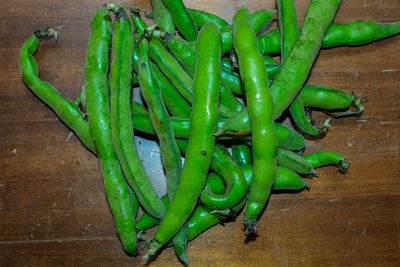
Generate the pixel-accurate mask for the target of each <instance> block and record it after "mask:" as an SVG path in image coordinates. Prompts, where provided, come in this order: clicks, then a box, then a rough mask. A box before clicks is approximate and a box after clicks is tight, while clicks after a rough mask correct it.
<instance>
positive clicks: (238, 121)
mask: <svg viewBox="0 0 400 267" xmlns="http://www.w3.org/2000/svg"><path fill="white" fill-rule="evenodd" d="M235 116H236V117H234V118H232V119H228V120H226V121H225V123H224V124H223V125H222V126H220V127H219V130H218V131H217V132H216V133H215V135H216V136H219V135H225V134H228V135H238V136H241V135H248V134H250V133H252V131H251V125H250V117H249V115H248V112H247V108H246V109H245V112H243V111H240V112H238V113H237V114H236V115H235ZM275 128H276V132H277V134H278V138H279V139H278V140H279V146H280V147H283V148H286V149H289V150H300V149H303V148H304V146H305V144H306V140H305V139H304V137H303V136H302V135H301V134H299V133H298V132H296V131H294V130H291V129H289V128H287V127H285V126H283V125H280V124H275Z"/></svg>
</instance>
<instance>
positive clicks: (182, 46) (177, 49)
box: [164, 35, 243, 115]
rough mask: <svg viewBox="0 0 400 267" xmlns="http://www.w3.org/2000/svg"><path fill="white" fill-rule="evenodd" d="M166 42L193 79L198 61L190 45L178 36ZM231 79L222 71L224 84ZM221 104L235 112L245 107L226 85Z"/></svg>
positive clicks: (222, 92)
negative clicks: (196, 61)
mask: <svg viewBox="0 0 400 267" xmlns="http://www.w3.org/2000/svg"><path fill="white" fill-rule="evenodd" d="M164 42H165V43H166V45H167V46H168V49H169V51H170V52H171V53H172V55H174V57H175V58H176V59H177V60H178V61H179V63H180V64H181V65H182V67H183V68H184V69H185V70H186V72H187V73H188V74H189V75H190V76H191V77H193V74H194V72H195V69H194V66H195V64H194V62H195V59H196V55H195V52H194V50H193V49H192V48H190V47H189V46H188V43H187V42H186V41H185V40H183V39H181V38H179V37H177V36H172V35H171V36H169V37H168V38H167V40H165V41H164ZM229 79H230V77H229V73H228V72H227V71H224V70H223V69H222V83H224V80H229ZM220 103H221V105H224V106H226V107H227V108H230V109H231V110H232V111H233V112H235V111H239V110H241V109H242V107H243V105H242V104H241V103H240V102H239V101H238V100H237V98H236V97H235V96H234V95H233V94H232V92H231V91H230V90H229V89H228V88H226V87H225V86H224V85H222V86H221V97H220ZM225 115H227V114H225Z"/></svg>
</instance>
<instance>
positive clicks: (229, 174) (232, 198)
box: [176, 140, 247, 210]
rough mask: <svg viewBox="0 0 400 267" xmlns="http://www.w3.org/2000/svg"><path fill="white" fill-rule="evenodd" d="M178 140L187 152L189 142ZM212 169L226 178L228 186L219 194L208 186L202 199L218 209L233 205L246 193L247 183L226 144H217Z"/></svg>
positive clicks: (203, 192)
mask: <svg viewBox="0 0 400 267" xmlns="http://www.w3.org/2000/svg"><path fill="white" fill-rule="evenodd" d="M176 142H177V144H178V146H179V149H180V150H181V152H182V153H185V151H186V150H187V142H186V141H184V140H176ZM211 169H212V170H213V171H214V172H216V173H217V174H218V175H219V176H220V177H222V179H224V182H225V185H226V188H225V186H224V188H225V190H224V192H223V193H222V194H219V195H217V194H216V193H213V192H212V189H208V188H207V186H206V187H205V188H204V189H203V190H202V192H201V196H200V199H201V201H203V203H204V204H206V205H207V206H209V207H212V208H214V209H218V210H222V209H227V208H231V207H233V206H234V205H235V204H237V203H238V202H239V201H240V200H241V199H242V198H243V196H244V195H245V194H246V192H247V184H246V181H245V179H244V176H243V173H242V171H241V169H240V167H239V166H238V165H237V164H236V163H235V161H234V160H233V159H232V157H231V155H230V153H229V151H228V150H227V149H226V148H225V147H224V146H222V145H216V146H215V149H214V155H213V160H212V162H211Z"/></svg>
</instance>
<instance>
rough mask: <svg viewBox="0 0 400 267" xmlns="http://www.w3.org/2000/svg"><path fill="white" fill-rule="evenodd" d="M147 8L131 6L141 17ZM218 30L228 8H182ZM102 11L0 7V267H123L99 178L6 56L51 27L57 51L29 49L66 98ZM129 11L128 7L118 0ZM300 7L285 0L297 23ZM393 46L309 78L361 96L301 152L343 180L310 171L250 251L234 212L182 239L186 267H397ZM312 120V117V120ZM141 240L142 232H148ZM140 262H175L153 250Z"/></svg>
mask: <svg viewBox="0 0 400 267" xmlns="http://www.w3.org/2000/svg"><path fill="white" fill-rule="evenodd" d="M149 2H150V1H135V2H134V3H135V5H139V6H142V7H143V8H144V9H145V10H149V9H150V5H149ZM185 2H186V4H187V6H189V7H193V8H201V9H205V10H207V11H212V12H214V13H216V14H218V15H220V16H222V17H223V18H225V19H228V20H230V19H231V18H232V15H233V14H234V12H235V10H236V9H237V7H238V6H239V5H240V4H245V5H246V6H248V7H249V8H250V9H251V10H257V9H260V8H275V6H274V2H273V1H272V0H271V1H257V0H248V1H244V2H243V3H242V2H241V1H206V0H197V1H188V0H187V1H185ZM103 3H104V2H103V1H98V0H96V1H88V0H86V1H84V0H70V1H65V0H63V1H61V0H43V1H33V0H29V1H27V0H25V1H23V0H14V1H11V0H3V1H1V2H0V29H1V30H0V58H1V60H0V70H1V72H0V89H1V90H0V102H1V105H0V109H1V112H0V136H1V138H0V140H1V141H0V151H1V153H0V265H1V266H22V265H23V266H46V265H47V266H63V265H82V266H116V265H122V266H127V265H130V266H136V265H142V264H143V262H142V260H141V257H129V256H127V255H126V254H125V253H124V251H123V250H122V248H121V245H120V242H119V240H118V238H117V236H116V234H115V230H114V226H113V221H112V218H111V213H110V210H109V207H108V205H107V202H106V199H105V196H104V193H103V184H102V180H101V174H100V171H99V167H98V162H97V159H96V157H95V156H93V155H92V154H91V153H90V152H88V151H87V150H86V149H85V148H84V147H83V146H82V145H81V144H80V143H79V141H78V139H77V138H76V137H75V136H72V137H71V138H69V134H70V130H69V129H67V127H66V126H65V125H64V124H63V123H61V122H60V121H59V120H58V118H57V117H56V116H55V114H54V113H53V112H52V111H51V110H50V109H49V108H48V107H47V106H46V105H44V104H42V102H41V101H40V100H39V99H38V98H36V97H35V96H34V95H33V94H32V92H31V91H30V90H29V89H28V88H27V87H26V86H25V85H24V84H23V83H22V82H21V79H20V77H19V70H18V65H17V56H18V51H19V49H20V47H21V45H22V43H23V42H24V40H25V39H26V38H27V37H28V36H29V35H30V34H31V33H32V32H33V31H34V30H36V29H38V28H42V27H47V26H53V27H55V26H60V27H61V29H60V32H61V33H60V37H59V41H58V42H55V41H47V42H43V43H41V45H40V48H39V51H38V53H37V54H36V56H35V58H36V60H37V62H38V65H39V69H40V77H41V78H42V79H44V80H45V81H48V82H49V83H51V84H52V85H54V86H55V87H56V88H57V89H58V90H59V91H60V93H61V94H62V95H64V96H65V97H66V98H68V99H71V100H73V99H75V97H76V96H77V94H78V93H79V91H80V88H81V86H82V84H83V81H84V71H83V65H84V59H85V53H86V47H87V41H88V38H89V26H90V21H91V18H92V16H93V14H94V12H95V10H96V8H98V7H99V6H100V5H101V4H103ZM123 3H124V4H130V5H133V1H129V2H128V1H123ZM308 3H309V1H308V0H307V1H306V0H299V1H296V6H297V10H298V14H299V19H300V20H301V21H302V20H303V16H304V14H305V11H306V8H307V4H308ZM352 19H373V20H380V21H386V22H389V21H400V1H398V0H381V1H372V0H352V1H350V0H344V1H343V3H342V6H341V7H340V10H339V12H338V14H337V17H336V21H338V22H345V21H348V20H352ZM399 71H400V36H396V37H393V38H389V39H386V40H382V41H378V42H375V43H372V44H370V45H366V46H362V47H341V48H335V49H328V50H323V51H321V53H320V55H319V57H318V60H317V63H316V64H315V67H314V69H313V71H312V74H311V76H310V79H309V81H308V82H309V83H311V84H326V85H331V86H334V87H337V88H340V89H344V90H347V91H353V92H354V93H355V94H356V95H358V96H361V97H368V102H366V103H365V113H364V114H363V116H362V117H360V118H357V117H350V118H345V119H340V120H333V121H332V123H331V125H332V127H331V129H330V131H329V133H328V134H327V136H326V137H325V138H323V139H322V140H309V141H308V143H307V149H306V152H312V151H317V150H324V149H333V150H336V151H339V152H341V153H343V154H344V155H345V156H346V157H347V159H348V160H349V161H350V163H351V168H350V170H349V172H348V173H347V174H346V175H343V174H341V173H339V172H338V171H337V169H336V168H335V167H327V168H323V169H320V170H319V172H320V176H319V178H315V179H313V180H310V181H309V182H310V184H311V186H312V187H311V190H310V191H303V192H301V193H297V194H279V195H273V196H272V197H271V199H270V201H269V203H268V208H267V209H266V210H265V212H264V213H263V215H262V217H261V219H260V227H259V236H258V237H257V239H256V241H252V242H249V243H247V244H246V243H245V242H244V240H245V238H244V234H243V231H242V223H241V220H242V216H239V217H238V218H237V220H236V221H235V222H230V223H226V224H225V225H218V226H216V227H214V228H212V229H210V230H209V231H207V232H205V233H204V234H203V235H201V236H200V237H198V238H197V239H195V240H194V241H192V242H190V243H189V246H188V258H189V261H190V263H191V264H192V266H207V265H209V266H214V265H217V266H227V265H229V266H267V265H268V266H360V265H362V266H396V265H397V266H399V265H400V221H399V220H400V218H399V217H400V195H399V194H400V161H399V141H398V139H399V137H398V136H399V114H400V110H399V106H398V102H399V99H400V98H399V97H400V75H399ZM316 118H317V119H319V120H320V119H322V118H324V117H323V116H316ZM149 233H150V234H151V233H152V231H150V232H149ZM150 265H151V266H180V265H181V264H180V263H179V262H178V261H177V260H176V258H175V255H174V251H173V250H172V249H165V250H164V251H163V252H162V254H161V255H160V256H159V257H158V258H157V259H156V260H155V261H154V262H152V263H151V264H150Z"/></svg>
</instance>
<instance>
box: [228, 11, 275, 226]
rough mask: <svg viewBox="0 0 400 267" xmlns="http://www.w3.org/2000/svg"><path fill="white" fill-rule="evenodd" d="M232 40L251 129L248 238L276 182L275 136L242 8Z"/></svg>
mask: <svg viewBox="0 0 400 267" xmlns="http://www.w3.org/2000/svg"><path fill="white" fill-rule="evenodd" d="M233 36H234V41H233V42H234V47H235V51H236V54H237V56H238V60H239V70H240V75H241V77H242V80H243V83H244V86H245V89H246V100H247V108H248V111H249V117H250V122H251V128H252V151H253V178H252V183H251V186H250V193H249V198H248V202H247V206H246V211H245V227H246V234H248V231H249V230H250V231H255V230H256V229H250V228H252V226H251V224H252V223H254V222H255V221H256V220H257V217H258V215H259V214H260V213H261V211H262V209H263V207H264V206H265V204H266V202H267V199H268V197H269V193H270V190H271V188H272V185H273V184H274V182H275V178H276V156H277V150H278V136H277V133H276V130H275V124H274V118H273V114H274V111H273V109H274V106H273V102H272V97H271V95H270V93H269V90H268V85H267V83H266V81H267V78H268V76H267V72H266V70H265V66H264V60H263V58H262V55H261V54H260V51H259V50H258V47H257V39H256V35H255V32H254V30H253V27H252V25H251V24H250V12H249V10H248V9H247V8H245V7H241V8H239V10H238V11H237V12H236V14H235V15H234V17H233ZM249 224H250V225H249ZM249 226H250V227H249Z"/></svg>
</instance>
